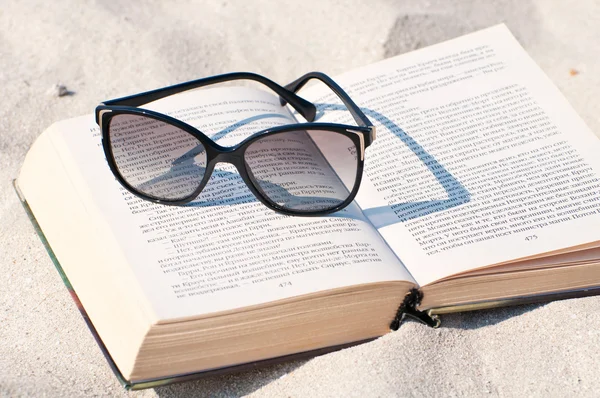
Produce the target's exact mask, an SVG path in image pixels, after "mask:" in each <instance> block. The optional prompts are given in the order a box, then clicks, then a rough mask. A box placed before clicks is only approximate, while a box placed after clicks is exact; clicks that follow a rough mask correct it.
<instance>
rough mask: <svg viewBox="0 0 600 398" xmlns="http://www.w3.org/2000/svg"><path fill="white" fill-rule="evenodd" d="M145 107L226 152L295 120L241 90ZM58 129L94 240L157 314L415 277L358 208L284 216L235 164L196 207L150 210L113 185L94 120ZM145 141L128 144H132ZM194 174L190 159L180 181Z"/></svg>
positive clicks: (311, 157)
mask: <svg viewBox="0 0 600 398" xmlns="http://www.w3.org/2000/svg"><path fill="white" fill-rule="evenodd" d="M146 107H147V108H152V109H157V110H158V109H160V110H161V111H162V112H165V113H168V114H169V115H171V116H173V117H176V118H179V119H181V120H184V121H186V122H187V123H189V124H191V125H193V126H195V127H197V128H199V129H200V130H201V131H202V132H204V133H205V134H207V135H208V136H209V137H211V138H212V139H213V140H215V141H216V142H217V143H218V144H220V145H223V146H231V145H234V144H235V143H238V142H240V141H241V140H243V139H244V138H246V137H248V136H250V135H251V134H252V133H254V132H256V131H259V130H261V129H264V128H267V127H272V126H276V125H281V124H287V123H292V122H295V121H294V119H293V117H292V116H291V113H290V112H289V111H288V110H287V109H286V108H284V107H281V106H280V105H279V103H278V99H277V97H275V96H274V95H270V94H269V93H266V92H263V91H260V90H255V89H249V88H241V87H237V88H220V89H208V90H201V91H195V92H190V93H184V94H181V95H178V96H176V97H172V98H168V99H165V100H161V101H159V102H158V103H157V104H155V105H153V106H150V105H149V106H146ZM140 128H141V129H143V128H144V127H143V126H141V127H140ZM55 130H57V131H59V132H60V133H59V134H56V135H53V136H52V140H53V142H54V145H55V146H56V148H57V150H58V151H59V153H60V154H61V156H62V157H63V159H64V162H65V168H66V169H67V171H68V172H69V174H70V177H71V178H72V180H73V185H74V186H75V187H76V189H77V191H78V194H79V195H80V197H81V200H82V201H83V202H84V203H86V206H87V207H88V212H89V213H90V215H91V216H92V217H93V218H94V219H95V222H97V223H98V225H99V226H100V227H99V229H100V230H102V232H100V233H99V235H101V236H112V237H114V239H116V240H117V243H118V245H119V246H120V247H121V248H122V250H123V252H124V255H125V257H126V258H127V261H128V263H129V265H130V267H131V268H132V269H133V272H134V274H135V275H136V279H137V280H138V281H139V284H140V286H141V289H142V290H143V292H144V295H145V296H146V297H147V299H148V300H149V301H150V303H151V307H152V308H153V309H154V311H155V312H156V314H157V316H158V318H159V319H173V318H180V317H188V316H194V315H198V314H207V313H212V312H216V311H224V310H230V309H235V308H239V307H244V306H249V305H253V304H260V303H265V302H270V301H274V300H278V299H283V298H288V297H292V296H297V295H302V294H308V293H313V292H317V291H322V290H328V289H334V288H338V287H344V286H350V285H355V284H363V283H371V282H382V281H396V280H404V281H411V282H414V280H413V279H412V278H411V276H410V274H409V273H408V272H407V271H406V270H405V269H404V268H403V267H402V265H401V263H400V262H399V260H398V259H397V258H396V256H395V255H394V254H393V252H392V251H391V250H390V249H389V248H388V246H387V244H386V243H385V242H384V241H383V239H382V238H381V236H380V235H379V234H378V233H377V231H376V230H375V229H374V227H373V226H372V225H371V223H370V222H369V221H368V220H367V219H366V218H365V217H364V215H363V214H362V212H361V211H360V209H359V208H358V206H357V205H356V204H351V205H350V206H349V207H348V208H347V209H345V210H343V211H340V212H338V213H336V214H333V215H330V216H326V217H290V216H283V215H280V214H278V213H276V212H274V211H272V210H270V209H268V208H267V207H266V206H264V205H263V204H262V203H260V202H259V201H258V200H257V199H256V198H255V197H254V195H252V193H251V192H250V191H249V189H248V188H247V187H246V185H245V183H244V182H243V181H242V179H241V177H240V176H239V174H238V173H237V170H236V169H235V167H234V166H232V165H230V164H224V163H219V164H217V166H216V167H215V170H214V171H213V175H212V177H211V179H210V181H209V182H208V184H207V186H206V187H205V189H204V190H203V191H202V193H201V194H200V195H199V196H198V197H197V198H196V199H195V200H194V201H193V202H192V203H190V204H188V205H186V206H167V205H161V204H155V203H152V202H149V201H145V200H142V199H139V198H137V197H135V196H133V195H132V194H131V193H129V192H128V191H126V190H125V189H124V188H122V187H121V186H120V184H119V183H118V182H117V181H116V180H115V178H114V176H113V175H112V173H111V172H110V169H109V167H108V166H107V164H106V160H105V158H104V153H103V150H102V147H101V143H100V139H101V136H100V132H99V129H98V127H97V126H96V125H95V123H94V121H93V118H92V117H84V118H79V119H74V120H71V121H66V122H63V124H62V125H60V126H58V128H57V129H55ZM301 134H305V133H301ZM142 135H143V134H142ZM167 137H168V135H167V136H165V137H163V138H161V139H165V140H167V139H168V138H167ZM134 139H138V137H137V136H136V137H134ZM292 141H298V140H292ZM178 143H180V141H178ZM142 144H143V141H139V142H136V145H139V147H140V148H141V147H142V146H143V145H142ZM292 144H293V143H291V142H279V143H278V145H288V147H289V148H290V151H292V150H293V151H296V152H295V153H294V155H296V154H297V153H298V151H303V152H302V153H303V155H302V156H303V162H300V163H301V164H303V165H305V166H306V165H308V166H310V169H311V170H316V171H318V173H319V175H321V176H326V175H327V173H328V172H330V171H328V170H327V169H326V167H325V166H326V164H324V163H323V162H322V161H321V160H320V159H319V158H318V156H316V155H315V154H314V153H313V152H311V148H312V147H310V145H312V144H310V143H309V144H302V145H304V146H302V145H300V144H297V143H296V144H293V145H296V146H293V145H292ZM165 145H166V144H165ZM177 145H179V144H177ZM307 145H308V146H307ZM288 147H286V148H288ZM166 148H167V146H166ZM182 148H184V147H183V146H182ZM184 149H185V150H184V151H182V159H184V160H185V161H186V162H187V161H188V160H190V159H192V158H194V157H197V156H198V151H197V150H196V149H194V148H191V149H190V148H187V147H186V148H184ZM259 149H260V148H259ZM186 151H187V152H186ZM121 155H127V156H135V154H134V153H129V154H125V152H123V153H121ZM160 156H161V154H160V153H157V154H156V158H154V157H153V156H151V158H147V159H145V160H143V161H142V163H141V164H140V165H139V166H141V167H140V168H139V170H140V173H141V174H140V173H138V174H136V176H138V175H141V176H142V177H143V175H144V174H143V172H144V167H143V166H144V165H145V164H146V163H147V164H150V163H152V162H155V161H158V160H160ZM296 160H298V159H296ZM135 161H139V159H138V160H135ZM145 162H146V163H145ZM124 164H126V163H124ZM173 167H179V164H178V165H175V166H173ZM194 167H196V169H197V165H196V166H193V164H192V163H190V162H188V163H187V166H186V167H183V168H180V169H178V172H177V173H178V174H177V175H186V174H185V173H187V172H188V171H189V170H192V169H193V168H194ZM281 167H290V165H289V164H288V165H281ZM154 177H155V178H160V176H158V177H157V176H154ZM140 178H141V177H140ZM144 178H145V177H144ZM142 179H143V178H142ZM184 180H185V179H183V180H182V181H184ZM334 181H335V180H334ZM143 184H144V183H141V185H140V186H142V185H143ZM179 186H180V185H179Z"/></svg>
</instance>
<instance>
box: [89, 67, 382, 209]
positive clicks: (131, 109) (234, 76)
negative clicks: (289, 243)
mask: <svg viewBox="0 0 600 398" xmlns="http://www.w3.org/2000/svg"><path fill="white" fill-rule="evenodd" d="M239 79H245V80H254V81H258V82H259V83H263V84H265V85H266V86H268V87H269V88H271V89H272V90H273V91H275V92H276V93H277V94H279V96H280V99H281V104H282V105H285V104H286V103H289V104H290V106H292V107H293V108H294V109H295V110H296V111H298V113H300V114H301V115H302V116H303V117H304V118H305V119H306V120H308V122H307V123H295V124H288V125H283V126H277V127H273V128H269V129H264V130H261V131H258V132H256V133H254V134H252V135H251V136H250V137H248V138H246V139H245V140H243V141H242V142H240V143H239V144H237V145H235V146H233V147H224V146H221V145H219V144H217V143H215V142H214V141H213V140H211V139H210V138H209V137H208V136H206V135H205V134H204V133H202V132H201V131H200V130H198V129H197V128H195V127H193V126H191V125H189V124H187V123H185V122H183V121H181V120H178V119H175V118H173V117H171V116H168V115H165V114H162V113H160V112H155V111H151V110H148V109H143V108H139V106H140V105H143V104H145V103H148V102H151V101H155V100H157V99H160V98H163V97H166V96H169V95H173V94H177V93H179V92H182V91H186V90H190V89H193V88H197V87H202V86H206V85H209V84H215V83H221V82H225V81H230V80H239ZM310 79H318V80H320V81H322V82H323V83H325V84H326V85H327V86H329V87H330V88H331V89H332V91H334V92H335V94H337V95H338V97H339V98H340V99H341V100H342V102H343V103H344V104H345V105H346V107H347V108H348V110H349V111H350V112H351V113H352V116H353V117H354V119H355V120H356V121H357V124H358V126H350V125H345V124H336V123H315V122H312V120H314V118H315V115H316V107H315V106H314V105H313V104H312V103H310V102H308V101H306V100H304V99H303V98H301V97H299V96H297V95H296V94H295V92H296V91H298V90H299V89H300V88H302V86H304V84H305V83H306V82H307V81H308V80H310ZM95 114H96V122H97V123H98V126H99V127H100V129H101V131H102V147H103V149H104V154H105V156H106V160H107V163H108V165H109V167H110V169H111V171H112V173H113V175H114V176H115V178H116V179H117V181H119V183H120V184H121V185H122V186H123V187H124V188H125V189H127V190H128V191H129V192H131V193H132V194H133V195H135V196H137V197H139V198H141V199H144V200H148V201H151V202H154V203H160V204H165V205H175V206H180V205H185V204H188V203H190V202H192V201H193V200H194V199H195V198H197V197H198V195H199V194H200V192H202V190H203V189H204V187H205V186H206V184H207V183H208V181H209V179H210V177H211V175H212V172H213V170H214V167H215V165H216V164H217V163H219V162H226V163H230V164H233V165H234V166H235V168H236V169H237V171H238V172H239V173H240V177H241V178H242V180H243V181H244V182H245V183H246V185H247V186H248V188H249V189H250V191H251V192H252V194H253V195H254V196H255V197H256V198H257V199H258V200H259V201H260V202H261V203H263V204H264V205H265V206H267V207H268V208H270V209H271V210H274V211H276V212H279V213H281V214H285V215H292V216H322V215H326V214H330V213H333V212H336V211H339V210H341V209H343V208H345V207H346V206H348V205H349V204H350V203H351V202H352V201H353V200H354V198H355V197H356V194H357V193H358V190H359V188H360V183H361V180H362V174H363V170H364V155H365V149H366V148H367V147H368V146H369V145H370V144H371V143H372V142H373V140H374V139H375V127H374V126H373V125H372V124H371V122H370V121H369V119H368V118H367V117H366V116H365V115H364V114H363V113H362V111H361V110H360V108H358V106H357V105H356V104H355V103H354V102H353V101H352V100H351V99H350V97H349V96H348V95H347V94H346V93H345V92H344V91H343V90H342V89H341V88H340V87H339V86H338V85H337V84H336V83H335V82H334V81H333V80H332V79H331V78H329V77H328V76H327V75H325V74H323V73H320V72H311V73H308V74H306V75H304V76H302V77H301V78H300V79H297V80H295V81H294V82H292V83H290V84H289V85H288V86H286V87H285V88H284V87H281V86H279V85H278V84H277V83H275V82H273V81H271V80H269V79H267V78H265V77H263V76H260V75H257V74H253V73H247V72H237V73H229V74H225V75H218V76H213V77H208V78H204V79H199V80H193V81H191V82H186V83H181V84H178V85H175V86H169V87H165V88H162V89H158V90H153V91H149V92H145V93H141V94H136V95H132V96H129V97H123V98H118V99H115V100H110V101H105V102H104V103H102V104H101V105H99V106H98V107H96V112H95ZM123 114H129V115H137V116H144V117H149V118H152V119H155V120H158V121H161V122H164V123H167V124H170V125H172V126H174V127H176V128H178V129H181V130H183V131H185V132H187V133H189V134H191V135H192V136H193V137H194V138H196V139H197V140H198V141H200V143H201V144H202V145H203V146H204V148H205V149H206V160H207V163H206V170H205V172H204V175H203V177H202V180H201V181H200V183H199V185H198V187H197V188H196V189H195V191H194V192H193V193H191V194H190V195H188V196H186V197H184V198H181V199H175V200H169V199H162V198H157V197H154V196H151V195H148V194H145V193H144V192H141V191H139V190H137V189H136V188H135V187H133V186H132V185H130V184H129V183H128V182H127V181H126V180H125V178H124V177H123V176H122V175H121V173H120V171H119V168H118V166H117V164H116V161H115V158H114V155H113V152H112V145H111V142H110V132H109V127H110V121H111V120H112V118H113V117H115V116H117V115H123ZM298 130H306V131H310V130H320V131H330V132H332V133H334V134H342V135H344V136H346V137H348V138H349V139H350V140H351V141H352V142H353V143H354V145H355V146H356V150H357V153H356V155H357V171H356V173H357V175H356V179H355V183H354V187H353V189H352V191H351V192H350V194H349V196H348V197H347V198H346V200H344V201H343V202H342V203H340V204H338V205H337V206H335V207H332V208H328V209H324V210H316V211H315V210H292V209H289V208H285V207H282V206H280V205H278V204H277V203H275V202H273V201H272V200H271V199H269V197H268V196H267V195H265V194H264V193H263V192H262V189H261V188H260V185H259V183H258V182H257V179H256V178H255V177H254V176H253V175H252V171H251V170H250V168H249V167H248V166H247V164H246V161H245V160H244V156H245V152H246V149H247V148H248V147H249V146H250V145H251V144H252V143H254V142H256V141H257V140H260V139H262V138H264V137H265V136H272V135H276V134H282V133H286V132H290V131H298Z"/></svg>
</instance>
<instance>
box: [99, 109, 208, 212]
mask: <svg viewBox="0 0 600 398" xmlns="http://www.w3.org/2000/svg"><path fill="white" fill-rule="evenodd" d="M108 136H109V142H110V148H111V150H112V154H113V158H114V160H115V163H116V165H117V169H118V170H119V174H120V175H121V176H122V177H123V179H124V180H125V181H126V182H127V184H129V185H130V186H131V187H132V188H134V189H135V190H137V191H138V192H140V193H142V194H144V195H146V196H151V197H153V198H155V199H162V200H170V201H176V200H182V199H186V198H189V197H190V196H191V195H192V194H193V193H194V192H195V191H196V189H197V188H198V187H199V186H200V183H201V181H202V178H203V177H204V173H205V170H206V150H205V148H204V146H202V143H201V142H200V141H199V140H198V139H197V138H196V137H194V136H193V135H191V134H190V133H188V132H186V131H185V130H182V129H180V128H178V127H175V126H173V125H170V124H168V123H165V122H163V121H160V120H156V119H153V118H150V117H147V116H140V115H134V114H119V115H115V116H113V117H112V119H111V120H110V123H109V126H108Z"/></svg>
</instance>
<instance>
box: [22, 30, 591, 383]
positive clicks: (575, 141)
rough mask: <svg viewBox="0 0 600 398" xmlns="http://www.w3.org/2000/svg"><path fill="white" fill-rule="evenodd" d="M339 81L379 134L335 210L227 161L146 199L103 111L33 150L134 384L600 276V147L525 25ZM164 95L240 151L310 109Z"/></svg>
mask: <svg viewBox="0 0 600 398" xmlns="http://www.w3.org/2000/svg"><path fill="white" fill-rule="evenodd" d="M334 79H335V80H336V81H337V82H338V83H339V84H340V85H341V86H342V87H343V88H344V89H345V90H346V91H347V92H348V93H349V95H350V96H351V97H352V98H353V99H354V101H355V102H356V103H357V104H358V105H359V106H361V109H362V110H363V111H364V113H365V114H366V115H367V116H368V117H369V118H370V119H371V120H372V121H373V122H374V123H375V124H376V126H377V138H376V140H375V141H374V142H373V144H372V145H371V146H370V147H369V148H368V149H367V151H366V154H365V162H366V164H365V170H364V175H363V182H362V185H361V188H360V191H359V193H358V195H357V197H356V200H355V202H354V203H353V204H351V205H350V206H349V207H347V208H346V209H344V210H343V211H340V212H338V213H335V214H332V215H329V216H323V217H313V218H307V217H289V216H283V215H280V214H277V213H275V212H273V211H271V210H270V209H268V208H266V207H265V206H264V205H262V204H261V203H260V202H258V201H257V200H256V199H255V198H254V197H253V196H252V195H251V194H250V192H249V191H248V190H247V188H246V187H245V185H244V183H243V182H242V181H241V180H240V178H239V176H238V175H236V171H235V168H233V167H231V166H230V165H227V164H221V165H220V167H217V168H216V169H215V172H214V174H213V177H212V179H211V181H210V182H209V184H208V185H207V186H206V188H205V189H204V191H203V192H202V193H201V194H200V195H199V197H198V198H197V199H196V200H194V201H193V202H192V203H191V204H190V205H187V206H181V207H175V206H164V205H160V204H155V203H151V202H147V201H143V200H141V199H138V198H136V197H134V196H133V195H132V194H130V193H129V192H128V191H126V190H125V189H124V188H122V187H121V186H120V185H119V184H118V183H117V181H115V179H114V177H113V175H112V174H111V172H110V170H109V168H108V166H107V164H106V161H105V158H104V154H103V152H102V148H101V143H100V131H99V129H98V127H97V125H96V124H95V120H94V117H93V115H88V116H82V117H79V118H75V119H70V120H65V121H62V122H58V123H56V124H54V125H52V126H51V127H50V128H48V129H47V130H46V131H44V132H43V133H42V134H41V135H40V137H39V138H38V139H37V140H36V142H35V143H34V144H33V146H32V148H31V149H30V150H29V152H28V154H27V156H26V159H25V161H24V163H23V166H22V168H21V171H20V173H19V176H18V177H17V179H16V181H15V186H16V188H17V191H18V193H19V196H20V197H21V199H22V201H23V204H24V207H25V208H26V210H27V211H28V213H29V214H30V217H31V219H32V222H33V223H34V225H35V226H36V228H37V230H38V232H39V234H40V236H41V237H42V241H43V242H44V243H45V244H46V246H47V248H48V251H49V253H50V255H51V257H52V259H53V261H54V262H55V264H56V266H57V269H58V270H59V272H61V275H62V276H63V280H65V283H66V284H67V286H68V287H69V288H70V290H72V292H73V295H74V298H76V301H77V302H78V307H79V308H80V309H81V310H82V313H84V317H86V321H87V322H88V325H89V326H90V329H91V330H92V331H93V332H94V334H95V336H97V340H98V342H99V344H100V346H101V347H102V348H103V351H104V352H105V355H106V356H107V358H108V359H109V363H111V366H112V367H113V370H115V373H116V374H117V375H118V377H119V378H120V380H121V381H122V383H123V384H124V385H125V386H126V387H130V388H144V387H153V386H156V385H160V384H164V383H169V382H173V381H177V380H186V379H190V378H193V377H197V376H199V375H202V374H208V373H210V372H220V371H223V370H225V369H237V368H240V367H243V366H254V365H253V364H256V363H261V361H269V360H277V359H278V358H287V357H289V356H290V355H296V354H300V353H309V354H314V353H316V352H319V351H318V350H326V349H334V348H336V347H343V346H345V345H347V344H352V343H355V342H360V341H364V340H368V339H372V338H376V337H378V336H381V335H383V334H385V333H388V332H389V331H390V329H395V328H397V327H398V326H399V323H400V321H401V320H402V319H403V317H404V316H405V315H407V314H408V315H412V316H414V317H417V318H419V319H420V320H422V321H424V322H426V323H428V324H430V325H432V326H436V325H437V324H438V322H439V319H436V317H437V316H439V315H440V314H443V313H447V312H452V311H464V310H472V309H478V308H488V307H491V306H498V305H510V304H515V303H520V302H527V301H531V300H552V299H556V298H562V297H575V296H579V295H587V294H596V293H597V292H598V291H599V290H600V228H598V226H599V225H600V179H599V176H600V160H598V157H597V155H596V154H597V153H598V150H600V141H598V138H597V137H595V136H594V135H593V134H592V132H591V131H589V129H588V128H587V127H586V126H585V124H584V123H583V121H582V120H581V119H580V118H579V117H578V116H577V115H576V113H575V111H574V110H573V109H572V108H571V106H570V105H569V104H568V103H567V101H566V100H565V98H564V97H563V96H562V95H561V93H560V92H559V91H558V89H557V88H556V87H555V86H554V85H553V84H552V82H551V81H550V80H549V79H548V78H547V77H546V76H545V75H544V73H543V72H542V71H541V70H540V69H539V68H538V67H537V66H536V65H535V63H534V62H533V61H532V60H531V59H530V58H529V56H528V55H527V54H526V53H525V51H524V50H523V49H522V48H521V46H520V45H519V44H518V42H517V41H516V40H515V38H514V37H513V36H512V35H511V34H510V32H509V31H508V29H507V28H506V27H505V26H503V25H499V26H495V27H492V28H489V29H486V30H482V31H480V32H476V33H472V34H469V35H466V36H463V37H461V38H458V39H454V40H451V41H448V42H444V43H441V44H438V45H434V46H431V47H428V48H424V49H420V50H417V51H413V52H411V53H408V54H403V55H400V56H398V57H394V58H390V59H387V60H384V61H381V62H378V63H375V64H372V65H369V66H366V67H363V68H360V69H357V70H353V71H349V72H347V73H344V74H342V75H340V76H335V77H334ZM298 94H299V95H300V96H301V97H303V98H304V99H306V100H308V101H310V102H312V103H314V104H315V105H316V106H317V109H318V120H319V121H324V122H337V123H351V119H350V118H351V116H350V115H349V114H348V112H347V111H346V109H345V108H344V107H343V105H342V104H341V103H340V102H338V101H337V100H336V97H335V96H334V95H333V94H332V93H331V92H330V91H329V90H327V88H325V87H322V86H319V85H313V86H309V87H306V88H303V89H302V90H300V91H299V92H298ZM145 107H148V108H149V109H153V110H158V111H160V112H163V113H167V114H169V115H171V116H173V117H176V118H178V119H181V120H184V121H185V122H187V123H189V124H191V125H193V126H195V127H197V128H199V129H200V130H201V131H203V132H204V133H205V134H207V135H208V136H210V137H211V138H212V139H214V140H215V141H217V142H218V143H219V144H220V145H223V146H229V145H233V144H235V143H237V142H240V141H241V140H242V139H244V138H246V137H248V136H249V135H250V134H252V133H253V132H256V131H258V130H260V129H263V128H267V127H271V126H274V125H282V124H287V123H297V122H302V121H303V120H302V117H301V116H300V115H298V114H296V113H294V112H293V110H292V109H291V108H289V107H287V106H282V105H281V103H280V99H279V98H278V97H277V96H276V95H274V94H272V93H270V92H267V91H265V90H264V89H257V88H255V87H246V86H226V87H217V88H206V89H200V90H195V91H191V92H185V93H181V94H178V95H176V96H172V97H168V98H164V99H161V100H159V101H157V102H155V103H152V104H149V105H147V106H145ZM330 151H335V148H333V149H332V148H327V147H326V145H325V146H324V147H320V148H319V151H317V153H311V156H313V157H316V156H325V157H327V156H329V155H328V153H329V152H330ZM157 156H158V155H157ZM314 164H315V165H316V167H318V168H320V169H319V170H318V171H319V172H323V173H330V172H332V171H331V170H329V169H326V167H327V162H320V161H315V162H314ZM321 169H322V170H321ZM79 303H80V304H79Z"/></svg>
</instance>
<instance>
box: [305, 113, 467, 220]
mask: <svg viewBox="0 0 600 398" xmlns="http://www.w3.org/2000/svg"><path fill="white" fill-rule="evenodd" d="M315 105H316V107H317V111H318V113H317V116H316V119H319V118H320V117H322V116H323V114H324V112H325V111H328V110H331V111H344V112H347V111H348V109H347V108H346V107H345V106H343V105H338V104H324V103H316V104H315ZM360 109H361V110H362V111H363V112H364V113H365V114H366V115H367V116H368V117H370V118H371V119H374V120H377V121H378V122H379V123H380V124H381V125H382V126H383V127H384V128H385V129H386V130H388V131H389V132H391V133H393V134H394V135H395V136H396V137H397V138H398V139H400V141H402V143H404V145H406V147H408V148H409V149H410V150H411V151H412V152H413V153H414V154H415V156H417V157H418V158H419V160H421V162H422V163H423V166H424V167H426V168H427V169H429V171H430V172H431V174H432V175H433V176H434V177H435V178H436V180H437V181H438V183H439V184H440V185H441V186H442V188H443V189H444V190H445V191H446V194H447V195H448V197H447V198H446V199H435V200H427V201H422V202H404V203H391V204H389V205H387V206H380V207H373V208H370V209H366V210H363V212H364V214H365V215H366V216H367V217H368V218H369V220H370V221H371V223H372V224H373V225H374V226H375V227H376V228H382V227H385V226H388V225H392V224H396V223H399V222H406V221H410V220H412V219H415V218H419V217H424V216H427V215H429V214H432V213H437V212H439V211H443V210H448V209H451V208H453V207H456V206H460V205H463V204H465V203H468V202H470V200H471V194H470V193H469V191H468V190H467V189H466V188H465V187H464V186H463V185H462V184H461V183H460V181H458V180H457V179H456V178H455V177H454V176H453V175H452V174H451V173H450V172H449V171H448V170H446V168H445V167H444V166H443V165H441V164H440V163H439V162H438V161H437V160H436V159H435V157H433V156H432V155H430V154H429V153H428V152H427V151H425V149H424V148H423V147H422V146H421V145H420V144H419V143H418V142H417V141H416V140H415V139H414V138H412V137H411V136H410V135H408V134H407V133H406V131H404V129H402V128H401V127H400V126H398V125H397V124H396V123H394V122H393V121H392V120H390V119H389V118H388V117H386V116H384V115H382V114H381V113H379V112H377V111H374V110H372V109H368V108H360ZM379 128H380V127H379ZM367 158H368V154H367ZM392 206H393V210H392Z"/></svg>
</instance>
